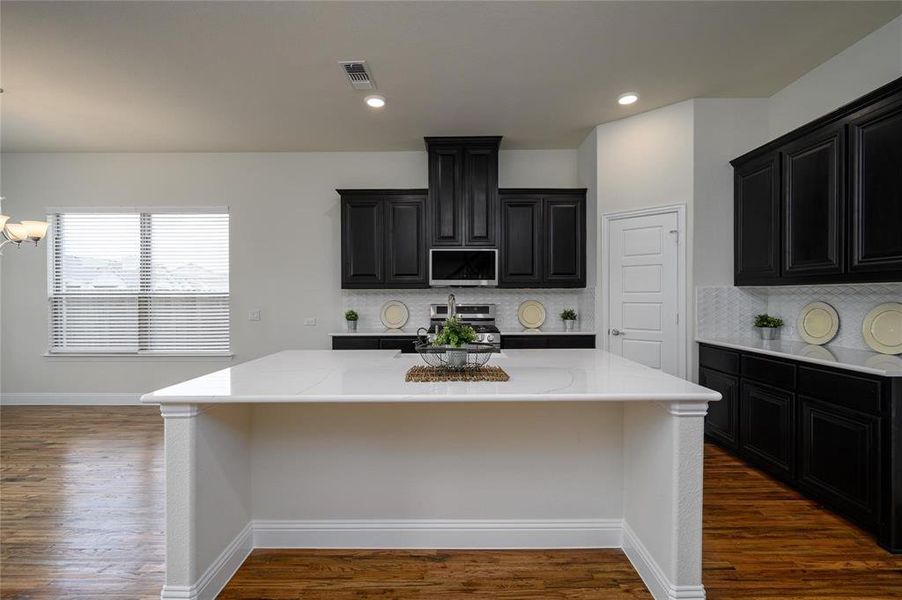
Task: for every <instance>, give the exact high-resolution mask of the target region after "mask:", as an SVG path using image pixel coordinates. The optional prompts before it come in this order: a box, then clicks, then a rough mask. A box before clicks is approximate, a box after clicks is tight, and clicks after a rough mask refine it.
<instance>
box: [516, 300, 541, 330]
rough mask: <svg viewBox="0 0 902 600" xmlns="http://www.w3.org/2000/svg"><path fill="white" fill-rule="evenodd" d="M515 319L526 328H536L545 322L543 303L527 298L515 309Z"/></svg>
mask: <svg viewBox="0 0 902 600" xmlns="http://www.w3.org/2000/svg"><path fill="white" fill-rule="evenodd" d="M517 320H519V321H520V325H522V326H523V327H525V328H526V329H538V328H539V327H541V326H542V323H544V322H545V305H544V304H542V303H541V302H539V301H538V300H527V301H525V302H523V303H521V304H520V307H519V308H518V309H517Z"/></svg>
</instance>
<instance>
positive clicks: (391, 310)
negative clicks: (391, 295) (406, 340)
mask: <svg viewBox="0 0 902 600" xmlns="http://www.w3.org/2000/svg"><path fill="white" fill-rule="evenodd" d="M381 318H382V324H383V325H385V326H386V327H388V328H389V329H401V328H402V327H404V325H406V324H407V319H409V318H410V311H409V310H407V305H406V304H404V303H403V302H400V301H398V300H389V301H388V302H386V303H385V304H383V305H382V313H381Z"/></svg>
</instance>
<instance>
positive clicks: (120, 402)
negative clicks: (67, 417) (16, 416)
mask: <svg viewBox="0 0 902 600" xmlns="http://www.w3.org/2000/svg"><path fill="white" fill-rule="evenodd" d="M140 399H141V394H108V393H102V394H98V393H90V394H68V393H63V392H60V393H56V392H47V393H38V394H33V393H19V392H4V393H3V394H0V405H3V406H140V405H141V402H140Z"/></svg>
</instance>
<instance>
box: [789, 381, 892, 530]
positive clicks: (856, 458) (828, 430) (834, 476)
mask: <svg viewBox="0 0 902 600" xmlns="http://www.w3.org/2000/svg"><path fill="white" fill-rule="evenodd" d="M800 404H801V419H802V423H801V437H800V440H799V441H800V446H799V481H800V482H801V484H802V485H803V486H804V487H805V488H806V489H807V490H808V491H809V492H811V493H812V494H813V495H815V496H817V497H819V498H821V499H823V500H825V501H826V502H828V503H830V504H833V505H835V506H837V507H839V508H842V509H843V510H844V512H845V513H847V514H849V515H850V516H853V517H854V518H857V519H858V520H859V521H863V522H865V523H871V522H874V521H876V518H877V513H878V497H877V490H876V485H877V481H878V460H879V457H878V453H877V448H878V437H879V433H880V428H879V419H877V418H876V417H871V416H867V415H862V414H859V413H855V412H853V411H847V410H843V409H840V408H837V407H835V406H833V405H830V404H826V403H823V402H819V401H817V400H815V399H812V398H807V397H804V396H802V397H800Z"/></svg>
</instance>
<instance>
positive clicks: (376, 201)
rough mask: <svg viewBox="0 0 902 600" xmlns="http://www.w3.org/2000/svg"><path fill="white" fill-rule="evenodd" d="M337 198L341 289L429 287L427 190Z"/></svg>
mask: <svg viewBox="0 0 902 600" xmlns="http://www.w3.org/2000/svg"><path fill="white" fill-rule="evenodd" d="M338 193H339V194H340V195H341V287H342V288H345V289H347V288H387V287H389V288H423V287H427V284H428V281H429V279H428V277H427V271H426V190H338Z"/></svg>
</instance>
